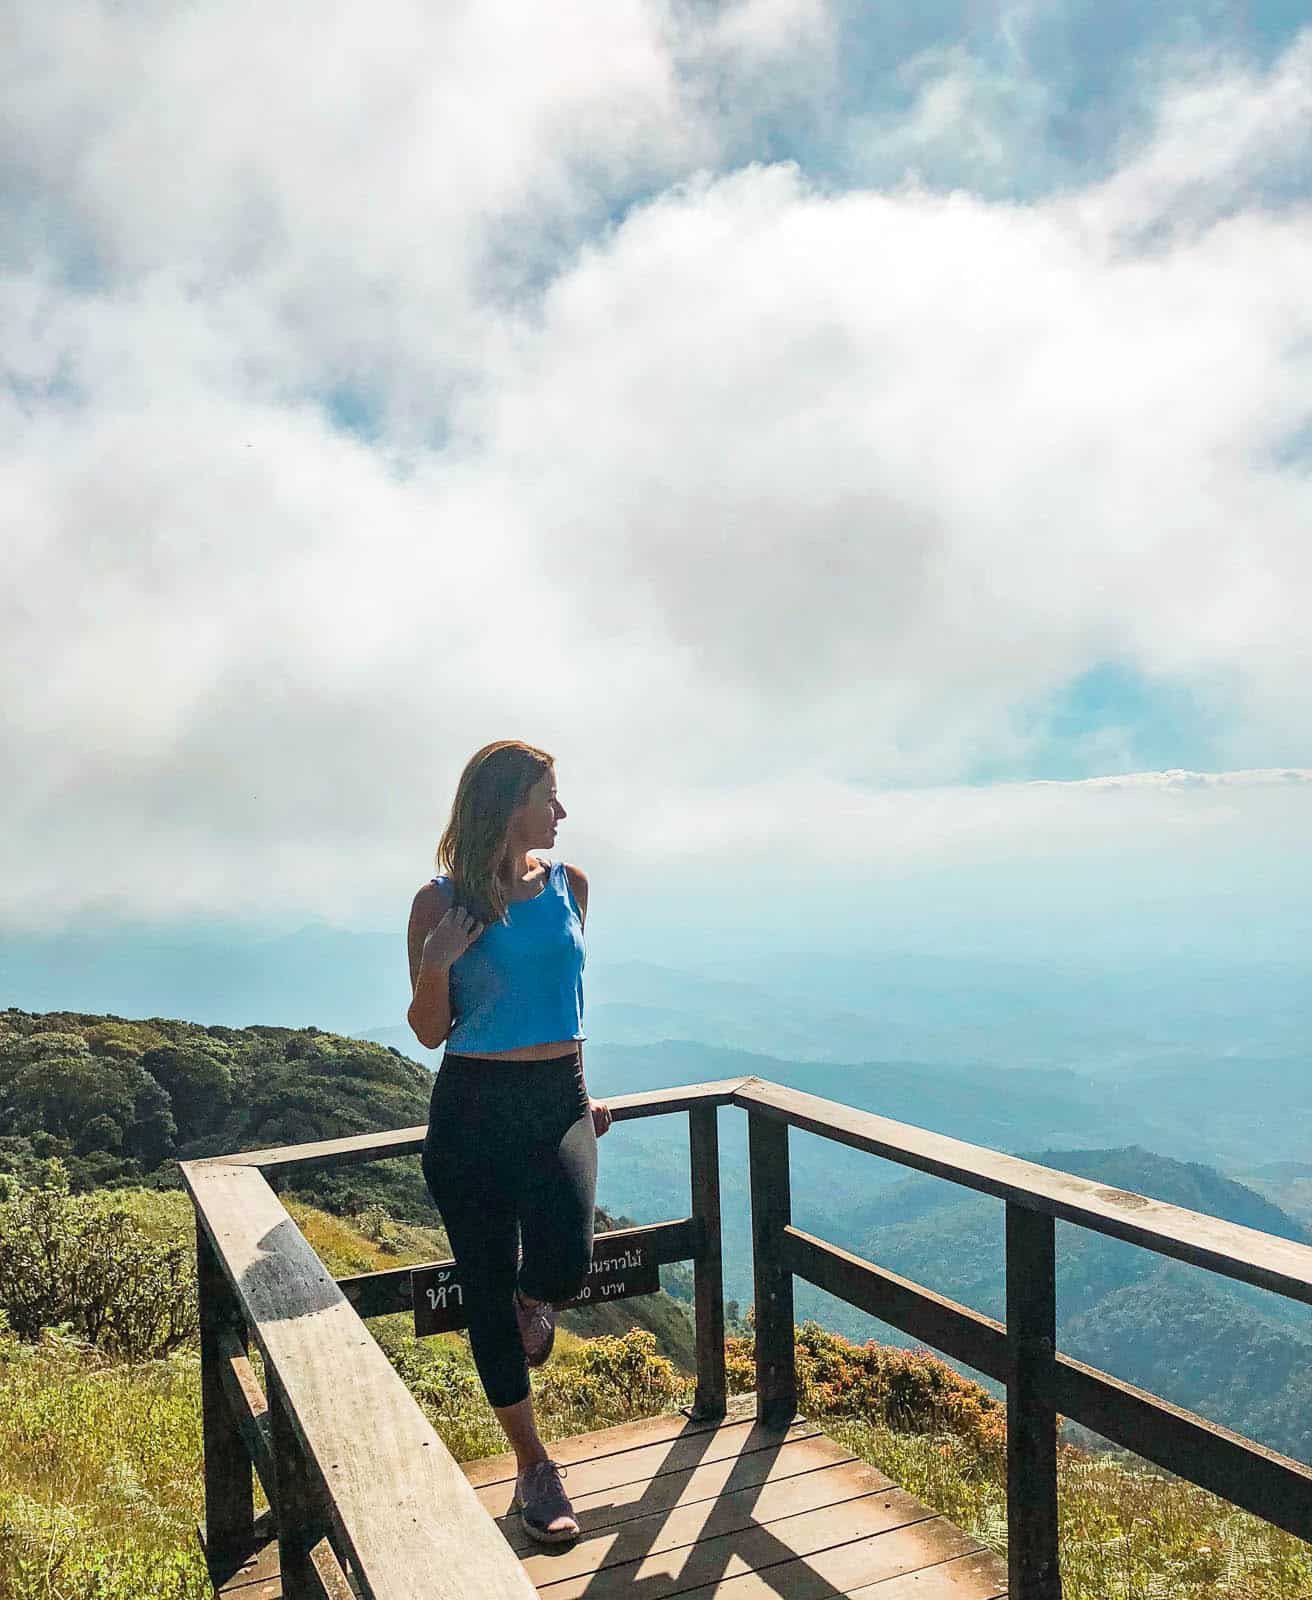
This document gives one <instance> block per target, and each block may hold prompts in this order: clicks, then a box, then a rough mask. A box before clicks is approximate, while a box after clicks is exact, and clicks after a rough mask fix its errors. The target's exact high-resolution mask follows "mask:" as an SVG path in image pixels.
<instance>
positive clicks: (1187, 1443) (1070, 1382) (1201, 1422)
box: [1055, 1355, 1312, 1542]
mask: <svg viewBox="0 0 1312 1600" xmlns="http://www.w3.org/2000/svg"><path fill="white" fill-rule="evenodd" d="M1055 1387H1056V1403H1057V1409H1058V1410H1059V1411H1060V1412H1061V1413H1062V1414H1063V1415H1064V1416H1068V1417H1072V1418H1074V1420H1075V1421H1077V1422H1082V1423H1083V1424H1084V1426H1085V1427H1086V1428H1092V1429H1093V1430H1094V1432H1095V1433H1100V1434H1102V1436H1103V1437H1104V1438H1106V1439H1111V1440H1113V1441H1114V1442H1115V1443H1117V1444H1121V1445H1124V1446H1125V1447H1126V1449H1127V1450H1133V1451H1134V1452H1135V1453H1136V1455H1140V1456H1142V1457H1143V1458H1144V1459H1145V1460H1146V1461H1152V1462H1155V1463H1156V1464H1157V1465H1158V1466H1160V1467H1165V1468H1166V1469H1167V1471H1168V1472H1174V1473H1178V1474H1179V1476H1180V1477H1182V1478H1185V1479H1187V1480H1188V1481H1189V1482H1190V1483H1196V1484H1198V1485H1199V1486H1200V1487H1201V1488H1204V1489H1210V1490H1211V1492H1212V1493H1213V1494H1217V1495H1220V1496H1221V1498H1222V1499H1223V1500H1228V1501H1230V1503H1231V1504H1232V1505H1236V1506H1239V1507H1241V1508H1242V1509H1243V1510H1245V1511H1251V1512H1252V1513H1253V1515H1254V1516H1257V1517H1262V1518H1263V1519H1264V1520H1265V1521H1267V1522H1271V1523H1274V1524H1275V1526H1276V1527H1277V1528H1283V1529H1284V1530H1285V1532H1286V1533H1292V1534H1293V1535H1294V1536H1295V1537H1296V1538H1298V1539H1306V1540H1308V1541H1309V1542H1312V1467H1307V1466H1305V1465H1304V1464H1303V1462H1301V1461H1293V1460H1291V1459H1290V1458H1289V1457H1288V1456H1282V1455H1280V1454H1279V1452H1278V1451H1275V1450H1268V1449H1267V1448H1266V1446H1265V1445H1260V1444H1256V1443H1255V1442H1254V1441H1253V1440H1252V1439H1245V1438H1244V1437H1243V1436H1242V1435H1241V1434H1237V1433H1232V1432H1231V1431H1230V1429H1229V1428H1222V1427H1220V1426H1218V1424H1216V1423H1215V1422H1208V1421H1207V1420H1206V1418H1204V1417H1200V1416H1197V1415H1196V1414H1195V1413H1194V1412H1192V1411H1186V1410H1184V1409H1183V1408H1182V1407H1180V1406H1173V1405H1171V1404H1170V1402H1169V1401H1166V1400H1163V1399H1161V1398H1160V1397H1159V1396H1157V1395H1155V1394H1148V1393H1147V1392H1146V1391H1145V1390H1143V1389H1136V1388H1135V1387H1134V1385H1133V1384H1130V1383H1122V1382H1121V1380H1120V1379H1119V1378H1113V1377H1112V1376H1111V1375H1110V1374H1109V1373H1106V1372H1099V1371H1098V1370H1097V1368H1095V1367H1087V1366H1085V1365H1084V1364H1083V1362H1080V1361H1072V1360H1071V1359H1070V1357H1069V1356H1062V1355H1059V1356H1058V1357H1057V1363H1056V1377H1055Z"/></svg>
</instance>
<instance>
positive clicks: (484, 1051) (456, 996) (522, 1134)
mask: <svg viewBox="0 0 1312 1600" xmlns="http://www.w3.org/2000/svg"><path fill="white" fill-rule="evenodd" d="M553 760H554V758H553V757H552V756H549V755H548V754H547V752H546V751H545V750H538V749H536V748H535V747H534V746H533V745H528V744H523V743H521V742H520V741H519V740H518V739H502V740H499V741H497V743H495V744H489V745H485V746H484V747H483V749H482V750H480V751H478V752H477V754H475V755H474V756H472V757H471V758H470V760H469V763H468V765H467V766H466V767H465V770H464V772H463V773H462V774H461V776H460V783H459V785H458V786H457V789H456V797H455V803H454V805H453V806H452V808H451V820H450V822H449V823H448V824H447V828H446V832H445V833H444V834H443V835H442V839H441V843H440V844H439V845H438V851H437V864H438V867H439V868H440V869H443V870H442V872H441V874H440V875H439V876H438V877H436V878H434V879H433V880H432V882H431V883H429V884H425V886H424V887H423V888H422V889H420V890H419V892H418V893H417V894H416V895H415V899H414V905H413V907H412V909H411V912H410V929H409V937H408V944H409V954H410V982H411V986H412V988H413V991H414V998H413V999H412V1000H411V1002H410V1010H409V1013H408V1020H409V1023H410V1026H411V1027H412V1028H413V1029H414V1032H415V1035H416V1037H417V1038H418V1039H419V1042H420V1043H421V1044H423V1045H426V1046H428V1048H429V1049H435V1048H436V1047H437V1046H438V1045H439V1044H441V1043H442V1042H443V1040H445V1041H446V1044H447V1049H446V1052H445V1054H444V1055H443V1058H442V1065H441V1067H440V1069H439V1071H438V1074H437V1078H436V1080H435V1081H434V1084H433V1094H432V1100H431V1102H430V1105H429V1114H428V1132H427V1135H426V1137H425V1139H424V1154H423V1169H424V1179H425V1181H426V1183H427V1184H428V1188H429V1192H430V1193H431V1194H432V1196H433V1199H434V1201H435V1202H436V1204H437V1208H438V1211H439V1212H440V1213H441V1216H442V1222H443V1224H444V1226H445V1227H446V1231H447V1235H448V1236H449V1238H450V1240H451V1248H452V1250H453V1251H454V1253H455V1258H456V1264H457V1266H458V1268H459V1271H460V1281H461V1284H462V1286H463V1288H464V1291H465V1302H464V1303H465V1308H466V1310H467V1312H468V1315H469V1343H470V1348H471V1349H472V1350H473V1354H474V1364H475V1366H476V1367H477V1368H478V1375H479V1378H480V1380H481V1381H482V1384H483V1390H484V1393H485V1394H486V1395H487V1398H488V1401H489V1403H490V1404H491V1406H492V1408H493V1410H494V1411H495V1412H496V1415H497V1418H498V1420H499V1421H500V1423H501V1426H502V1427H503V1428H504V1429H505V1431H506V1437H507V1438H508V1439H509V1440H510V1443H511V1445H512V1447H513V1448H514V1451H515V1457H516V1462H517V1466H518V1471H517V1474H516V1478H515V1500H514V1505H515V1506H518V1508H519V1511H520V1517H521V1519H522V1521H523V1524H524V1527H525V1528H526V1530H527V1531H528V1532H529V1533H530V1534H531V1535H532V1536H533V1537H534V1538H536V1539H540V1540H543V1541H544V1542H546V1543H551V1544H555V1543H559V1542H561V1541H563V1540H567V1539H573V1538H577V1537H578V1531H579V1525H578V1522H577V1521H576V1520H575V1517H574V1512H573V1508H572V1507H571V1505H570V1503H569V1498H568V1496H567V1495H566V1494H565V1490H564V1487H563V1486H562V1484H561V1481H560V1469H559V1468H558V1466H557V1465H556V1463H555V1462H553V1461H551V1460H550V1459H549V1458H548V1456H547V1452H546V1450H545V1449H544V1448H543V1445H542V1440H541V1439H540V1438H539V1437H538V1431H537V1426H536V1423H535V1422H534V1418H533V1398H532V1394H531V1393H530V1390H529V1382H528V1369H529V1367H530V1366H540V1365H541V1364H542V1362H544V1361H545V1360H546V1359H547V1356H548V1355H549V1354H550V1353H551V1346H552V1342H553V1340H554V1338H555V1316H554V1311H553V1307H552V1302H554V1301H561V1300H568V1299H570V1298H571V1297H572V1296H573V1295H575V1294H576V1293H577V1292H578V1290H579V1288H580V1287H581V1286H582V1284H583V1281H584V1279H585V1277H586V1276H587V1273H588V1269H589V1267H590V1265H591V1262H592V1219H593V1201H594V1196H595V1193H596V1184H597V1137H598V1135H600V1134H602V1133H604V1132H605V1131H606V1129H607V1128H608V1127H609V1126H610V1120H611V1119H610V1112H609V1111H608V1110H607V1109H606V1107H605V1106H604V1105H601V1104H598V1103H595V1102H592V1101H590V1100H589V1098H588V1092H587V1089H586V1087H585V1085H584V1081H583V1052H582V1041H583V1039H584V1037H585V1035H584V1033H583V984H582V972H583V962H584V947H583V922H584V918H585V917H586V915H587V906H588V880H587V879H586V878H585V877H584V875H583V874H582V873H581V872H580V871H579V869H578V868H577V867H573V866H566V865H563V864H562V863H560V862H552V861H550V860H547V859H545V858H541V857H536V858H535V857H534V856H532V855H530V853H529V852H530V851H533V850H540V849H544V848H546V847H547V846H549V845H550V844H551V843H552V842H553V841H554V839H555V837H556V828H557V825H558V824H559V823H560V822H561V820H562V819H563V818H564V817H565V815H566V812H565V808H564V806H562V805H561V803H560V801H559V799H558V798H557V795H556V775H555V769H554V765H553ZM521 1240H522V1245H523V1250H522V1260H521V1259H520V1243H521Z"/></svg>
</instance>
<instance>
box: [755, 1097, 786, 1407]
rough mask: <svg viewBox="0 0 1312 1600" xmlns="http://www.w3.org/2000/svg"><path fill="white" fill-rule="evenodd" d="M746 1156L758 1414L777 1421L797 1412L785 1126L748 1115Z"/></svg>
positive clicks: (764, 1118)
mask: <svg viewBox="0 0 1312 1600" xmlns="http://www.w3.org/2000/svg"><path fill="white" fill-rule="evenodd" d="M747 1154H748V1161H749V1164H750V1172H749V1177H750V1182H751V1191H752V1279H753V1285H754V1289H755V1294H756V1399H757V1415H758V1416H759V1417H760V1418H761V1419H762V1421H766V1422H779V1421H781V1420H782V1419H783V1418H785V1417H791V1416H792V1415H793V1413H794V1412H795V1411H796V1410H797V1371H796V1346H795V1339H796V1329H795V1328H794V1326H793V1275H792V1273H791V1272H790V1271H789V1270H788V1268H787V1267H786V1266H785V1265H784V1260H783V1231H784V1229H785V1228H786V1227H787V1226H788V1225H789V1223H790V1222H791V1221H792V1192H791V1188H790V1182H789V1174H788V1127H787V1124H785V1123H781V1122H771V1121H770V1120H769V1119H768V1118H766V1117H761V1116H757V1115H756V1114H755V1113H752V1114H750V1115H749V1116H748V1118H747Z"/></svg>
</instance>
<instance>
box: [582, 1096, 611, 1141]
mask: <svg viewBox="0 0 1312 1600" xmlns="http://www.w3.org/2000/svg"><path fill="white" fill-rule="evenodd" d="M588 1106H589V1107H590V1109H591V1111H592V1131H593V1133H595V1134H596V1136H597V1137H598V1139H600V1138H601V1136H602V1134H603V1133H605V1131H606V1129H607V1128H609V1127H610V1125H611V1122H612V1121H613V1120H614V1119H613V1118H612V1116H611V1114H610V1107H609V1106H608V1105H607V1104H606V1102H605V1101H604V1100H589V1101H588Z"/></svg>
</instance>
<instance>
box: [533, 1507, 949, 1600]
mask: <svg viewBox="0 0 1312 1600" xmlns="http://www.w3.org/2000/svg"><path fill="white" fill-rule="evenodd" d="M976 1548H978V1545H977V1542H976V1541H975V1540H973V1539H971V1538H970V1537H969V1536H968V1535H967V1534H964V1533H962V1532H961V1530H960V1529H959V1528H954V1527H953V1526H952V1524H951V1523H950V1522H947V1521H946V1520H945V1519H944V1518H942V1517H935V1516H932V1515H931V1514H930V1513H929V1512H928V1511H927V1510H926V1509H925V1507H924V1506H922V1505H921V1504H920V1503H919V1502H918V1501H916V1500H914V1499H912V1497H911V1496H910V1495H909V1494H906V1493H905V1492H904V1491H903V1490H901V1489H888V1490H885V1491H883V1492H882V1493H880V1494H873V1495H868V1496H866V1497H865V1498H864V1499H861V1500H849V1501H846V1502H845V1503H843V1504H842V1505H837V1506H829V1507H826V1508H825V1509H824V1510H822V1511H808V1512H804V1513H802V1515H800V1516H796V1517H782V1518H780V1519H779V1520H778V1521H775V1522H771V1523H770V1524H769V1525H768V1526H765V1527H762V1526H760V1525H759V1524H754V1525H753V1526H751V1527H748V1528H743V1529H742V1530H740V1531H738V1532H735V1533H727V1534H723V1535H720V1536H718V1537H715V1538H707V1539H702V1540H701V1541H700V1542H699V1543H697V1544H695V1545H692V1546H688V1547H684V1548H681V1549H678V1550H671V1551H668V1552H666V1553H664V1554H660V1555H653V1556H648V1557H647V1558H646V1559H645V1560H642V1561H630V1562H626V1563H625V1564H624V1565H622V1566H615V1567H606V1568H603V1569H602V1570H601V1571H600V1572H592V1573H585V1574H583V1575H582V1576H580V1577H575V1578H566V1579H564V1580H562V1581H561V1582H559V1583H543V1584H541V1585H540V1586H539V1589H538V1593H539V1594H540V1595H542V1596H543V1600H583V1597H584V1596H586V1600H616V1597H618V1596H625V1597H626V1600H632V1595H633V1593H634V1592H637V1593H639V1594H641V1596H642V1600H668V1597H669V1596H672V1595H686V1594H689V1593H691V1594H697V1595H706V1596H710V1595H714V1596H716V1597H717V1600H718V1597H719V1596H720V1595H721V1594H728V1595H735V1596H736V1595H738V1594H740V1593H741V1594H742V1595H744V1596H746V1595H753V1596H754V1595H761V1596H765V1595H768V1596H770V1597H771V1600H780V1596H787V1597H788V1600H797V1597H798V1596H808V1595H809V1596H815V1597H816V1600H819V1597H820V1596H824V1597H825V1600H832V1597H833V1596H834V1595H835V1594H840V1595H841V1593H842V1592H843V1590H844V1589H845V1588H854V1587H856V1586H857V1585H859V1584H863V1583H866V1584H868V1583H873V1582H875V1581H876V1580H877V1579H880V1578H892V1577H897V1576H898V1575H899V1574H901V1573H904V1572H914V1571H915V1570H916V1569H917V1568H918V1567H924V1566H932V1565H934V1564H935V1563H936V1562H939V1561H944V1560H946V1559H947V1558H948V1557H949V1556H954V1555H962V1554H965V1553H966V1552H967V1551H969V1550H972V1549H976ZM746 1576H752V1577H754V1578H755V1579H756V1582H755V1584H743V1585H740V1586H738V1587H737V1588H734V1587H730V1584H731V1582H732V1580H733V1579H735V1578H741V1577H746Z"/></svg>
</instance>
